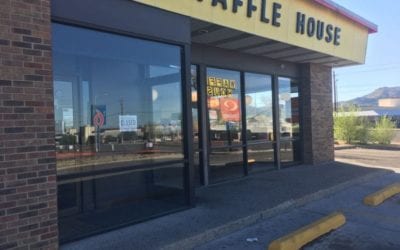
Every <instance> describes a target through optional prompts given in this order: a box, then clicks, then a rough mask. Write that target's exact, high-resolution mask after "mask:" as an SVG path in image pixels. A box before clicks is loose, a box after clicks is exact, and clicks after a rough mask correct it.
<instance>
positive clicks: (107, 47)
mask: <svg viewBox="0 0 400 250" xmlns="http://www.w3.org/2000/svg"><path fill="white" fill-rule="evenodd" d="M53 44H54V46H53V65H54V107H55V124H56V143H57V173H58V179H59V181H58V183H59V189H58V199H59V214H60V217H59V222H60V223H59V225H60V226H59V228H60V235H61V241H66V240H67V241H68V240H72V239H76V238H80V237H84V236H86V235H89V234H92V233H96V232H99V231H103V230H108V229H110V228H113V227H116V226H120V225H123V224H127V223H132V222H134V221H138V220H142V219H145V218H149V217H151V216H154V215H157V214H161V213H165V212H168V211H171V210H175V209H179V208H182V207H183V206H185V205H186V198H185V195H184V193H185V192H184V178H185V177H184V154H183V135H182V79H181V78H182V77H181V48H180V47H178V46H173V45H167V44H162V43H157V42H152V41H146V40H140V39H135V38H131V37H125V36H119V35H114V34H109V33H104V32H98V31H93V30H88V29H83V28H77V27H72V26H66V25H61V24H53Z"/></svg>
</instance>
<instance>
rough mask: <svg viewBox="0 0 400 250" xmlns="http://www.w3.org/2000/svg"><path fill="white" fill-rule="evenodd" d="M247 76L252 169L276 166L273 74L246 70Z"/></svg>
mask: <svg viewBox="0 0 400 250" xmlns="http://www.w3.org/2000/svg"><path fill="white" fill-rule="evenodd" d="M244 79H245V102H246V138H247V159H248V169H249V171H253V170H257V169H265V168H274V141H275V138H274V123H273V121H274V119H273V99H272V97H273V95H272V77H271V76H269V75H262V74H253V73H245V74H244Z"/></svg>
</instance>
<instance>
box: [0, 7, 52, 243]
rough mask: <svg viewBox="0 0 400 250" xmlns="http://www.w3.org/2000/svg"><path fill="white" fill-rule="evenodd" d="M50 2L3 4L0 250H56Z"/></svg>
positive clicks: (0, 36)
mask: <svg viewBox="0 0 400 250" xmlns="http://www.w3.org/2000/svg"><path fill="white" fill-rule="evenodd" d="M51 68H52V65H51V23H50V0H2V1H1V3H0V249H57V248H58V229H57V186H56V164H55V147H54V119H53V116H54V114H53V83H52V71H51Z"/></svg>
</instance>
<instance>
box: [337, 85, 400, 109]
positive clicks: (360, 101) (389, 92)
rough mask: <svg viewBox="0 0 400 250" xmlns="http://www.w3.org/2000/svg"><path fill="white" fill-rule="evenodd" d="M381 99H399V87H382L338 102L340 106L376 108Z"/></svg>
mask: <svg viewBox="0 0 400 250" xmlns="http://www.w3.org/2000/svg"><path fill="white" fill-rule="evenodd" d="M383 98H400V87H383V88H379V89H376V90H374V91H373V92H372V93H370V94H368V95H365V96H362V97H358V98H355V99H352V100H350V101H346V102H340V105H345V106H347V105H351V104H352V105H356V106H359V107H366V106H373V107H375V106H378V100H379V99H383Z"/></svg>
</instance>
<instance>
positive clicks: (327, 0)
mask: <svg viewBox="0 0 400 250" xmlns="http://www.w3.org/2000/svg"><path fill="white" fill-rule="evenodd" d="M313 1H314V2H316V3H318V4H321V5H323V6H324V7H326V8H328V9H330V10H333V11H335V12H337V13H339V14H341V15H343V16H345V17H347V18H349V19H350V20H352V21H355V22H356V23H358V24H360V25H362V26H364V27H366V28H367V29H368V32H369V33H370V34H371V33H376V32H378V26H377V25H376V24H374V23H372V22H370V21H368V20H367V19H365V18H363V17H361V16H359V15H357V14H356V13H354V12H352V11H350V10H348V9H346V8H344V7H342V6H340V5H339V4H337V3H335V2H333V1H331V0H313Z"/></svg>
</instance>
